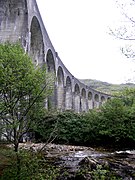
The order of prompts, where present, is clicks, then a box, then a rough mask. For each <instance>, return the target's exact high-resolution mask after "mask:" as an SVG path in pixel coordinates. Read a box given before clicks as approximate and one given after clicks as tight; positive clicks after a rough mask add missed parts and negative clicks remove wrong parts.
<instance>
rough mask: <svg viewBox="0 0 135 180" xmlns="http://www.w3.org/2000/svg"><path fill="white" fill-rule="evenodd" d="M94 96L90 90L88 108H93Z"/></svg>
mask: <svg viewBox="0 0 135 180" xmlns="http://www.w3.org/2000/svg"><path fill="white" fill-rule="evenodd" d="M92 98H93V94H92V92H91V91H89V92H88V109H93V108H94V107H93V101H92Z"/></svg>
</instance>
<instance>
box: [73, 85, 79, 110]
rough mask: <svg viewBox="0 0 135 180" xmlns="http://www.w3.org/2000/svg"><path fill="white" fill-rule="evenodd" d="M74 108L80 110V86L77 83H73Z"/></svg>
mask: <svg viewBox="0 0 135 180" xmlns="http://www.w3.org/2000/svg"><path fill="white" fill-rule="evenodd" d="M74 110H75V112H80V87H79V85H78V84H75V87H74Z"/></svg>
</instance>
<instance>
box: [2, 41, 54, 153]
mask: <svg viewBox="0 0 135 180" xmlns="http://www.w3.org/2000/svg"><path fill="white" fill-rule="evenodd" d="M53 81H54V78H53V76H52V75H50V74H48V73H47V72H46V68H45V67H42V68H41V67H35V66H34V64H33V63H32V60H31V58H30V57H29V56H28V55H27V54H26V53H25V52H24V50H23V49H22V48H21V46H20V45H19V44H17V43H16V44H10V43H5V44H0V132H1V133H2V136H3V137H5V138H6V139H7V140H8V141H10V142H12V143H13V144H14V147H15V151H16V152H17V151H18V145H19V141H20V140H21V138H22V137H23V135H24V134H26V133H27V132H28V131H29V130H30V128H31V127H32V125H33V119H35V118H36V117H37V116H38V115H39V114H40V113H42V112H43V110H44V108H45V99H46V98H47V97H48V96H49V95H50V94H51V92H52V91H53Z"/></svg>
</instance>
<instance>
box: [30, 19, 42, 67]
mask: <svg viewBox="0 0 135 180" xmlns="http://www.w3.org/2000/svg"><path fill="white" fill-rule="evenodd" d="M30 33H31V41H30V42H31V43H30V55H31V57H32V59H33V62H34V63H35V64H36V65H41V64H42V63H43V62H44V42H43V35H42V31H41V27H40V24H39V21H38V19H37V17H36V16H34V17H33V18H32V21H31V27H30Z"/></svg>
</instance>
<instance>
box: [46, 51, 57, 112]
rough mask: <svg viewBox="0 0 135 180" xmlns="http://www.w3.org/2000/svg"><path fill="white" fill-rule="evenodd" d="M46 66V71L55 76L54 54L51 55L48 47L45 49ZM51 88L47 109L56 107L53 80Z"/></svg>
mask: <svg viewBox="0 0 135 180" xmlns="http://www.w3.org/2000/svg"><path fill="white" fill-rule="evenodd" d="M46 66H47V71H48V72H49V73H51V74H52V76H55V74H56V69H55V61H54V56H53V53H52V51H51V49H49V50H48V51H47V55H46ZM53 88H54V91H53V93H52V95H51V96H50V97H49V98H48V100H47V107H48V109H54V108H56V86H55V82H54V84H53Z"/></svg>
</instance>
